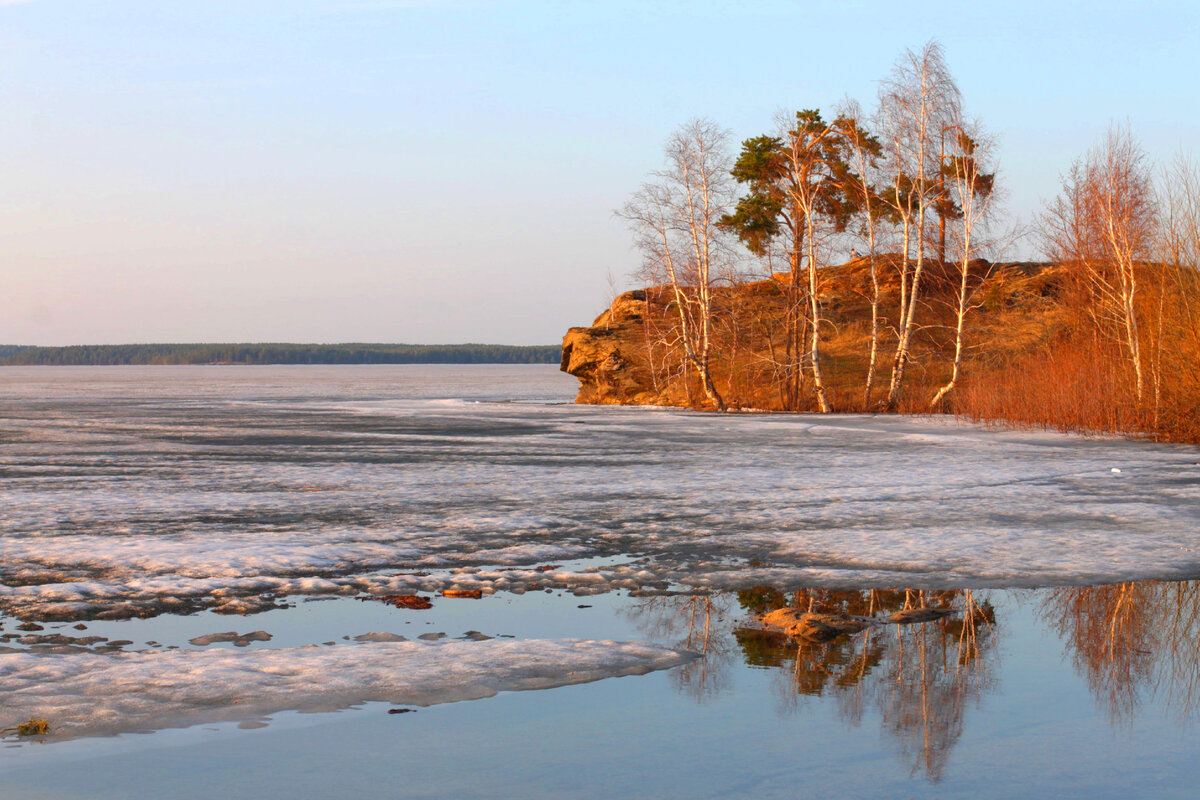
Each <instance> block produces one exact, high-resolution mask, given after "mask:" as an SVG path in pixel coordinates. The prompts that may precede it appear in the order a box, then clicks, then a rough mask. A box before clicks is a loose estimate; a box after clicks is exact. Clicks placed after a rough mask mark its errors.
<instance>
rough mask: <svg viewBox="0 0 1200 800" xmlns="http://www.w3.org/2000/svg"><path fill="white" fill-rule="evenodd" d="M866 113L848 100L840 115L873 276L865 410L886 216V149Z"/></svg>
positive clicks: (875, 345)
mask: <svg viewBox="0 0 1200 800" xmlns="http://www.w3.org/2000/svg"><path fill="white" fill-rule="evenodd" d="M863 118H864V116H863V111H862V108H861V107H860V106H859V104H858V102H857V101H856V100H847V101H846V102H845V103H843V104H842V109H841V113H840V114H839V124H840V125H841V127H842V131H843V136H844V137H845V140H846V154H847V158H846V160H847V162H848V163H849V165H850V169H851V171H852V173H853V176H854V178H853V179H852V180H850V181H849V182H848V185H847V194H849V195H852V196H853V197H854V198H855V201H856V205H857V206H858V211H859V219H860V220H861V222H862V225H861V228H860V230H859V231H858V234H859V236H860V237H861V239H862V240H863V241H864V242H865V244H866V248H867V259H868V262H867V263H868V267H869V269H870V275H871V295H870V297H869V298H868V301H869V302H870V304H871V345H870V352H869V356H868V359H867V378H866V381H865V385H864V387H863V408H864V409H869V408H870V407H871V393H872V392H873V390H874V387H875V372H876V365H877V364H878V361H879V323H880V316H879V305H880V298H881V286H880V283H879V264H878V260H877V259H878V255H879V238H880V232H881V231H880V228H881V225H882V224H883V222H884V218H885V215H886V207H885V204H884V200H883V198H882V197H880V195H879V194H878V193H877V191H876V189H875V185H876V183H877V181H879V180H880V178H881V177H882V174H881V172H882V171H881V168H880V159H881V157H882V155H883V147H882V146H881V145H880V142H879V139H878V138H876V137H875V136H873V135H871V134H870V133H868V132H867V131H866V130H865V129H864V128H862V127H860V125H859V122H858V121H859V120H861V119H863Z"/></svg>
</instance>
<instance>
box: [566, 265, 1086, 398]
mask: <svg viewBox="0 0 1200 800" xmlns="http://www.w3.org/2000/svg"><path fill="white" fill-rule="evenodd" d="M898 259H899V257H898V256H880V257H878V258H877V261H876V263H877V267H878V275H879V280H880V284H881V297H880V306H879V309H880V315H881V320H880V341H879V358H878V361H877V363H876V388H877V393H879V394H882V393H884V392H886V389H887V380H888V368H889V365H890V359H891V355H892V352H893V350H894V347H895V334H894V327H895V326H894V323H893V321H892V320H890V319H889V317H890V316H896V309H897V308H898V306H899V298H900V285H899V278H898V275H899V270H898V269H897V266H896V263H892V262H897V263H898ZM956 270H957V268H956V267H955V266H954V265H945V266H942V265H938V264H936V263H935V264H933V265H927V270H926V274H925V277H924V279H923V284H922V285H923V287H924V289H923V295H922V297H923V300H924V302H923V304H922V306H921V309H920V314H921V317H920V330H919V332H918V334H917V335H916V337H915V338H914V341H913V354H912V359H911V365H912V368H911V369H910V370H909V375H908V377H907V383H906V391H908V392H909V393H910V394H911V396H912V397H913V398H915V399H917V400H919V401H920V403H924V404H925V405H921V404H920V403H917V404H916V405H915V406H914V408H913V409H910V410H919V411H926V410H928V406H927V404H928V400H929V397H931V396H932V394H933V392H935V391H936V389H937V387H938V386H940V385H942V384H944V383H945V381H946V379H947V377H948V373H949V369H950V365H951V364H952V362H953V353H954V340H953V336H954V316H953V311H954V308H955V306H956V296H955V294H954V293H955V291H956V290H957V286H958V280H959V277H958V274H957V271H956ZM972 272H973V273H977V274H976V277H975V278H974V279H976V280H978V281H980V282H982V285H981V286H980V287H979V289H978V291H977V292H976V294H975V296H974V298H973V301H972V303H973V306H976V307H975V308H973V310H972V312H971V316H970V317H969V331H968V355H967V359H968V361H971V360H973V359H975V360H980V361H982V362H984V363H998V362H1000V361H1003V359H1005V358H1006V357H1008V356H1009V355H1011V354H1014V353H1020V352H1027V351H1029V350H1031V349H1033V348H1036V347H1039V346H1043V345H1045V344H1047V343H1048V342H1050V341H1052V340H1053V339H1054V337H1055V336H1056V335H1057V334H1058V333H1059V332H1060V331H1061V330H1063V328H1064V324H1065V323H1064V316H1063V314H1062V313H1061V310H1062V309H1061V303H1060V301H1059V299H1058V298H1059V295H1060V293H1061V289H1062V285H1063V275H1064V273H1063V270H1062V268H1061V267H1060V266H1058V265H1054V264H1040V263H1007V264H995V265H993V264H988V263H987V262H984V261H978V262H973V263H972ZM821 283H822V288H821V290H820V303H821V307H822V339H823V341H822V345H821V348H822V370H823V372H824V373H825V379H826V383H827V386H828V389H829V392H830V395H831V397H832V398H833V399H834V401H835V402H834V406H835V408H836V409H837V410H842V411H854V410H870V408H871V407H868V408H862V407H861V406H862V405H863V403H864V399H863V386H864V385H865V376H866V373H867V363H868V362H867V354H868V353H869V352H870V320H871V310H870V303H869V300H868V298H869V297H870V296H871V294H872V288H871V287H872V284H871V278H870V262H869V260H868V259H866V258H858V259H855V260H853V261H851V262H849V263H847V264H843V265H841V266H837V267H828V268H826V269H823V270H822V278H821ZM789 284H790V278H789V276H788V275H785V274H777V275H774V276H772V277H771V278H769V279H767V280H761V281H752V282H747V283H741V284H737V285H734V286H721V287H717V288H715V289H714V291H713V309H714V316H713V325H712V329H713V347H712V353H713V355H712V360H711V369H712V373H713V380H714V382H715V383H716V385H717V387H718V389H719V390H720V392H721V394H722V395H723V397H724V399H725V401H726V403H727V404H728V405H729V407H730V408H731V409H739V408H741V409H747V408H752V409H765V410H781V409H784V408H790V409H791V410H807V406H805V405H804V404H805V403H807V402H808V401H807V400H801V404H802V406H801V407H800V408H796V407H795V406H794V405H793V406H788V405H787V403H786V401H785V398H784V392H783V390H782V388H781V387H782V385H783V383H784V381H785V378H784V377H783V376H784V375H786V374H787V372H788V367H787V366H786V364H787V363H789V358H790V363H792V364H799V365H800V367H799V369H800V374H799V378H798V380H800V381H801V387H800V392H801V393H802V394H803V393H805V392H806V391H807V390H806V389H805V388H804V386H803V382H804V381H806V380H807V379H808V377H807V371H808V367H807V365H806V362H805V361H804V354H806V352H807V342H806V341H802V344H801V345H800V346H796V345H792V348H791V349H792V355H791V356H790V357H789V356H788V355H787V352H788V349H789V345H788V343H787V330H788V327H789V323H788V314H787V308H788V305H789V302H794V301H795V297H791V298H789V294H788V291H789V290H788V285H789ZM804 302H805V303H806V302H807V300H805V301H804ZM677 315H678V312H677V309H676V307H675V305H674V295H673V293H672V292H671V291H670V290H669V289H668V287H663V286H658V287H648V288H645V289H638V290H635V291H631V292H625V293H624V294H622V295H620V296H619V297H617V298H616V300H614V301H613V304H612V306H611V307H610V308H609V309H607V310H606V311H605V312H604V313H602V314H601V315H600V316H599V317H597V318H596V320H595V322H593V323H592V325H591V326H589V327H578V328H571V329H570V330H569V331H567V333H566V335H565V336H564V337H563V347H562V364H561V368H562V370H563V371H564V372H567V373H570V374H571V375H574V376H575V377H576V378H578V379H579V381H580V386H579V395H578V396H577V398H576V402H578V403H592V404H621V405H666V406H693V407H699V406H702V405H703V392H702V391H700V388H699V385H698V381H697V380H696V376H695V375H694V374H693V373H692V371H689V370H688V369H686V368H685V365H684V359H683V354H682V348H681V347H680V346H679V336H678V332H677V327H676V326H677ZM801 333H802V335H801V336H800V337H798V338H800V339H801V340H805V339H806V337H807V333H806V332H801ZM967 366H968V368H969V366H970V365H969V364H968V365H967ZM795 369H796V367H792V370H793V374H795V373H794V370H795ZM968 372H970V370H969V369H968ZM909 387H911V388H909ZM914 402H915V401H914ZM901 410H904V409H901Z"/></svg>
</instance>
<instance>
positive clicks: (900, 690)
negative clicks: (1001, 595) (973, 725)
mask: <svg viewBox="0 0 1200 800" xmlns="http://www.w3.org/2000/svg"><path fill="white" fill-rule="evenodd" d="M738 599H739V601H740V602H741V604H742V606H743V607H744V608H746V609H747V610H748V611H751V612H754V613H756V614H760V615H761V614H764V613H766V612H768V611H771V610H773V609H778V608H783V607H788V608H793V609H797V610H798V611H800V612H806V613H812V614H821V615H833V616H832V617H831V618H832V619H837V618H838V617H846V616H849V617H855V618H860V619H861V618H871V619H872V620H874V621H876V624H868V625H866V627H865V628H864V629H863V630H862V631H861V632H859V633H853V634H844V635H838V636H835V637H834V638H831V639H829V640H827V641H814V640H812V639H809V638H805V637H804V636H801V635H795V636H791V635H788V634H787V633H783V632H779V631H772V630H761V629H756V628H742V629H739V630H737V631H735V636H736V637H737V640H738V643H739V645H740V646H741V648H742V652H743V654H744V655H745V658H746V661H747V663H749V664H751V665H758V666H772V667H780V668H782V669H780V670H779V672H778V673H777V674H778V675H779V676H780V680H779V681H778V683H777V684H776V689H777V691H778V692H779V695H780V699H781V702H782V703H783V705H784V706H785V707H787V708H791V709H796V708H799V707H800V706H801V705H803V704H804V703H805V702H806V701H807V700H809V699H811V698H814V697H830V698H832V699H833V700H834V701H835V702H836V704H837V709H838V712H839V714H840V715H841V716H842V717H843V718H844V719H845V720H846V721H847V722H848V723H850V724H853V725H858V724H861V722H862V720H863V717H864V714H865V713H866V712H867V711H869V710H874V711H875V712H876V713H877V714H878V715H879V717H880V719H881V722H882V727H883V730H884V731H886V732H887V733H888V735H889V739H890V740H891V741H892V742H893V744H894V745H895V746H896V747H897V749H898V751H899V754H900V757H901V758H902V760H904V761H905V762H906V763H909V764H911V768H912V772H913V773H914V774H916V773H918V772H921V773H924V774H925V776H926V777H927V778H928V779H929V780H931V781H937V780H939V779H940V778H941V776H942V774H943V771H944V769H945V766H946V763H947V760H948V758H949V755H950V752H951V750H952V749H953V747H954V745H955V743H957V742H958V740H959V738H960V737H961V736H962V731H963V720H964V716H965V714H966V711H967V709H968V708H969V707H971V706H972V705H973V704H975V703H976V702H977V701H978V699H979V698H980V697H981V696H982V695H983V694H984V693H985V692H987V691H988V690H989V689H991V688H992V686H993V679H992V677H991V675H992V672H993V670H994V667H995V663H996V661H997V658H998V651H997V649H996V648H995V647H994V641H995V638H996V635H995V632H996V627H995V612H994V610H993V609H992V607H991V605H990V604H989V603H988V602H987V601H986V600H980V599H979V598H977V597H976V596H975V595H974V594H973V593H972V592H970V591H967V590H958V591H939V592H922V591H916V590H899V591H890V590H888V591H885V590H862V591H831V590H802V591H798V592H794V593H792V594H791V595H789V596H787V597H785V596H784V595H783V594H781V593H779V592H777V591H775V590H772V589H757V590H752V591H748V592H741V593H739V595H738ZM929 612H935V613H929ZM936 612H941V613H942V614H949V615H948V616H942V617H941V618H938V619H930V617H934V616H937V613H936ZM922 619H925V620H927V621H919V620H922ZM909 620H916V621H912V622H910V621H909Z"/></svg>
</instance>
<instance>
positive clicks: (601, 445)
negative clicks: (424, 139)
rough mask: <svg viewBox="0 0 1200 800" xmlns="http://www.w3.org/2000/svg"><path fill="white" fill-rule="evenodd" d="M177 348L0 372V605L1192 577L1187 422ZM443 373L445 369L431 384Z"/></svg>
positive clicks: (91, 608) (247, 602)
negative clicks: (135, 359) (891, 412)
mask: <svg viewBox="0 0 1200 800" xmlns="http://www.w3.org/2000/svg"><path fill="white" fill-rule="evenodd" d="M175 369H176V370H181V371H176V372H167V373H154V372H152V373H148V374H147V373H135V374H136V375H137V380H136V381H132V380H124V379H121V378H120V376H121V375H125V374H128V373H121V372H119V371H118V372H116V373H114V372H105V373H95V372H93V373H88V372H86V371H84V372H82V373H79V374H78V375H77V379H76V380H74V381H63V380H58V379H55V380H54V381H50V380H48V379H44V378H36V375H45V374H46V373H31V374H33V375H34V376H35V377H29V376H28V375H26V377H24V378H21V379H20V380H24V381H25V383H21V382H20V380H17V381H16V383H11V380H16V379H10V385H8V386H6V387H5V388H6V389H7V390H8V394H6V395H5V399H2V400H0V494H2V496H0V500H2V506H0V547H2V548H3V549H2V558H0V610H3V611H5V612H7V613H10V614H17V615H20V616H23V617H27V618H35V619H38V618H40V619H53V618H60V619H62V618H72V617H89V616H130V615H141V614H153V613H159V612H162V611H188V610H193V609H197V608H216V609H220V610H223V611H228V612H233V613H245V612H248V611H254V610H256V609H259V608H264V607H269V606H271V605H273V604H275V603H277V602H279V598H280V597H283V596H285V595H289V594H311V595H320V594H338V593H341V594H352V593H358V592H370V593H381V592H396V591H401V590H405V591H413V590H421V591H426V592H436V591H438V590H440V589H445V588H478V589H481V590H483V591H484V592H489V593H490V592H495V591H514V592H522V591H528V590H530V589H534V588H547V587H561V588H567V589H570V590H572V591H575V592H577V593H579V594H589V593H595V592H601V591H610V590H613V589H627V590H660V589H662V588H665V587H667V586H689V587H697V588H710V587H711V588H744V587H747V586H753V585H758V584H766V583H769V584H773V585H777V586H781V587H784V586H788V585H797V584H809V585H822V586H854V585H867V584H870V585H912V586H923V587H960V586H1036V585H1047V584H1062V583H1076V584H1082V583H1092V582H1098V581H1111V580H1119V579H1130V578H1185V577H1196V576H1197V575H1200V530H1198V529H1200V465H1198V463H1197V462H1200V449H1197V448H1195V447H1184V446H1165V445H1157V444H1152V443H1147V442H1134V441H1122V440H1115V439H1102V438H1097V439H1085V438H1080V437H1073V436H1066V435H1061V434H1055V433H1046V432H1011V431H1010V432H1005V431H998V430H993V429H988V428H984V427H980V426H973V425H964V424H959V423H956V422H954V421H952V420H946V419H922V418H902V417H895V416H886V417H885V416H879V417H875V416H850V417H817V416H787V415H756V414H738V415H714V414H701V413H691V412H685V411H676V410H664V409H637V408H612V407H581V406H574V405H568V404H534V403H504V402H495V400H496V398H497V397H500V396H505V395H506V394H507V395H511V396H513V397H522V398H526V399H536V398H538V397H540V398H541V399H544V400H545V399H553V397H554V393H553V391H550V390H548V389H536V390H535V389H531V388H530V386H533V385H534V384H536V381H539V380H548V378H549V375H548V373H545V368H532V367H531V368H526V369H527V370H529V371H528V372H527V373H523V372H521V370H519V369H515V368H513V369H512V370H510V372H508V373H503V375H507V376H508V377H507V378H505V380H508V381H509V383H508V384H506V383H504V381H501V380H499V378H498V377H497V375H498V373H496V372H495V371H488V370H483V371H481V372H476V373H472V372H471V371H470V370H466V371H463V370H461V369H460V372H459V373H453V375H452V377H447V376H449V375H451V373H446V372H443V373H436V372H433V373H429V374H424V375H416V377H414V373H412V372H404V371H402V370H399V371H396V372H395V373H381V372H378V371H371V372H363V373H361V374H360V375H359V377H358V378H355V375H356V374H357V373H354V372H353V370H350V371H346V372H336V373H329V374H332V375H335V376H336V378H337V379H336V380H334V379H332V378H330V379H329V380H328V381H327V382H326V383H321V382H320V381H318V380H317V378H319V377H321V376H322V375H326V373H324V372H320V371H318V372H315V373H314V372H305V371H304V370H302V369H293V370H291V371H288V372H279V371H274V372H271V371H267V372H264V373H261V374H259V376H258V378H257V379H255V378H254V375H255V373H253V372H252V370H254V369H255V368H246V369H247V370H251V371H246V372H237V373H236V374H237V376H238V378H237V380H232V379H231V380H230V381H229V382H228V384H223V383H222V382H221V381H218V380H208V382H205V381H206V379H205V377H204V376H205V375H210V374H211V375H225V374H227V373H225V372H221V373H206V372H204V369H205V368H195V369H193V370H191V371H189V370H187V369H186V368H175ZM539 369H540V370H541V371H538V370H539ZM460 373H461V374H460ZM14 374H15V375H17V376H18V378H20V376H21V375H22V374H25V373H10V372H6V373H4V376H6V377H7V376H11V375H14ZM55 374H56V375H57V374H58V373H55ZM96 374H101V375H102V376H103V377H102V378H96V377H94V376H95V375H96ZM389 374H390V375H393V380H392V381H391V382H389V381H387V380H385V379H384V377H385V376H386V375H389ZM89 375H91V376H92V377H89ZM114 375H116V376H118V377H116V378H114V377H113V376H114ZM364 375H365V376H366V377H363V376H364ZM472 375H473V376H474V378H473V380H475V384H472V383H471V380H472V378H471V376H472ZM513 376H516V377H515V378H514V377H513ZM268 378H269V380H268ZM535 379H536V380H535ZM38 380H41V381H42V383H40V384H39V383H38V382H37V381H38ZM256 381H257V382H256ZM551 383H552V382H551ZM510 384H511V385H510ZM547 385H549V384H547ZM472 386H474V388H471V387H472ZM446 387H451V388H453V389H454V390H456V391H458V394H457V395H455V396H441V397H439V396H438V391H437V389H438V388H442V389H443V392H444V391H445V390H446ZM563 388H564V390H563V392H562V394H563V397H564V398H565V397H567V396H569V392H568V391H566V387H563ZM556 391H557V390H556ZM446 400H451V401H455V402H446ZM462 401H465V402H462ZM1114 468H1115V469H1119V470H1120V472H1114V471H1113V470H1114ZM548 566H553V567H555V568H553V569H541V570H539V569H536V568H537V567H548Z"/></svg>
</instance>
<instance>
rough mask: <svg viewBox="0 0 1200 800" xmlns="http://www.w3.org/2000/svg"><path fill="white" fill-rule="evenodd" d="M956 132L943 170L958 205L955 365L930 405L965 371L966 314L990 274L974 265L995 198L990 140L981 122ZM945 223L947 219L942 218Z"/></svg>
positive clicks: (942, 243)
mask: <svg viewBox="0 0 1200 800" xmlns="http://www.w3.org/2000/svg"><path fill="white" fill-rule="evenodd" d="M955 127H956V129H957V131H956V133H957V135H956V137H955V141H954V144H955V150H954V151H952V153H951V155H950V159H949V162H948V164H947V165H946V166H947V169H945V170H943V172H945V173H948V176H949V177H950V179H951V180H950V187H949V189H950V192H953V195H951V194H950V192H947V193H946V194H947V195H948V196H951V197H953V196H955V195H956V196H957V200H958V202H957V204H956V208H957V209H958V218H959V223H960V224H959V230H958V236H957V237H952V238H956V239H957V242H956V243H955V242H952V245H953V244H957V250H958V253H957V258H956V259H955V265H956V266H957V268H958V279H959V281H958V287H957V288H958V291H957V293H956V300H957V307H956V308H955V309H954V315H955V329H954V364H953V367H952V370H951V373H950V380H949V381H947V382H946V384H945V385H944V386H942V387H941V388H940V389H938V391H937V393H936V394H935V395H934V396H933V400H932V401H930V403H929V405H930V407H931V408H936V407H937V405H938V403H940V402H941V401H942V398H944V397H945V396H946V395H947V394H949V393H950V392H951V391H953V390H954V387H955V386H957V385H958V377H959V372H960V371H961V370H962V358H963V347H964V337H963V334H964V330H965V322H966V318H967V314H968V313H969V312H970V311H971V310H973V309H974V308H975V306H974V305H973V304H972V302H971V301H972V299H973V298H974V296H975V293H976V292H977V291H978V290H979V286H980V284H981V283H982V282H983V280H984V279H985V278H986V277H987V272H986V271H983V272H982V273H981V272H979V271H976V273H975V274H972V265H973V264H974V263H976V261H977V259H978V256H979V253H980V251H981V249H983V246H984V242H982V241H981V237H979V236H977V230H978V228H979V227H980V226H981V224H982V223H983V222H984V221H985V219H986V218H987V215H988V211H989V210H990V208H991V200H992V197H993V192H992V184H993V176H994V175H995V173H994V172H985V171H984V170H985V169H986V168H987V167H986V166H985V165H988V164H989V163H990V160H991V150H992V147H991V142H990V140H989V139H987V138H986V137H985V135H984V134H983V132H982V131H981V129H980V126H979V125H978V123H976V124H974V125H971V126H970V127H969V130H970V133H968V128H965V127H964V126H955ZM942 222H944V218H943V220H942ZM945 241H946V240H945V228H944V227H942V228H940V230H939V239H938V247H939V249H940V250H943V252H944V248H945Z"/></svg>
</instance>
